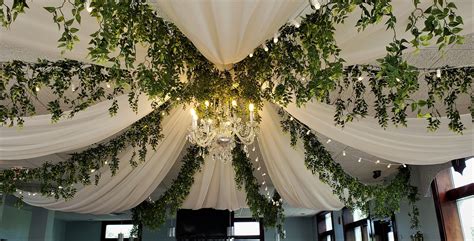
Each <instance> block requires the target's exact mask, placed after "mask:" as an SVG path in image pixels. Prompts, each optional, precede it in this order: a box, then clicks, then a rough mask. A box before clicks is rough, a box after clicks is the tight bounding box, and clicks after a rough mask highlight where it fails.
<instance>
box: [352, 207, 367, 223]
mask: <svg viewBox="0 0 474 241" xmlns="http://www.w3.org/2000/svg"><path fill="white" fill-rule="evenodd" d="M352 218H353V219H354V221H353V222H357V221H359V220H362V219H365V218H367V216H366V215H365V214H363V213H362V211H361V210H360V209H355V210H354V211H353V212H352Z"/></svg>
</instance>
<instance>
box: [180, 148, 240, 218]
mask: <svg viewBox="0 0 474 241" xmlns="http://www.w3.org/2000/svg"><path fill="white" fill-rule="evenodd" d="M245 207H247V201H246V195H245V192H244V191H243V190H239V189H238V188H237V185H236V182H235V173H234V167H233V166H232V163H223V162H222V161H220V160H213V159H212V158H210V157H207V158H206V159H205V162H204V165H203V167H202V169H201V171H200V172H198V173H196V175H195V176H194V184H193V186H192V188H191V190H190V193H189V195H188V197H187V198H186V200H185V201H184V203H183V208H187V209H200V208H215V209H228V210H232V211H234V210H238V209H240V208H245Z"/></svg>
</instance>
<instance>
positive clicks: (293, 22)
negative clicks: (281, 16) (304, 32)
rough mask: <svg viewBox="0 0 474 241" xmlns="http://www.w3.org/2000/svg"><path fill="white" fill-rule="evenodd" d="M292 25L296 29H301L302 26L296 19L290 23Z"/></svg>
mask: <svg viewBox="0 0 474 241" xmlns="http://www.w3.org/2000/svg"><path fill="white" fill-rule="evenodd" d="M290 24H291V25H293V26H294V27H295V28H299V27H300V26H301V24H300V23H299V22H298V21H296V20H295V19H292V20H291V21H290Z"/></svg>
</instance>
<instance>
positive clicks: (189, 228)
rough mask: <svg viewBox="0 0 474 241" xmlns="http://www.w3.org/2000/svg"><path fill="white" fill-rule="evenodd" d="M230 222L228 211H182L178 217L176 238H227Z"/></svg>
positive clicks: (208, 209) (206, 209)
mask: <svg viewBox="0 0 474 241" xmlns="http://www.w3.org/2000/svg"><path fill="white" fill-rule="evenodd" d="M230 222H231V212H229V211H228V210H215V209H210V208H204V209H199V210H190V209H180V210H178V213H177V215H176V238H177V239H178V240H180V239H196V238H198V239H200V238H207V239H209V238H211V239H216V238H217V239H219V238H225V237H226V236H227V227H228V226H229V225H230Z"/></svg>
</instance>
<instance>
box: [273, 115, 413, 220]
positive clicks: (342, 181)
mask: <svg viewBox="0 0 474 241" xmlns="http://www.w3.org/2000/svg"><path fill="white" fill-rule="evenodd" d="M279 114H280V116H282V118H283V119H282V121H281V125H282V129H283V131H285V132H288V133H289V134H290V136H291V145H293V146H294V145H296V143H297V142H298V141H301V142H302V144H303V145H304V150H305V165H306V167H307V168H308V170H310V171H311V172H312V173H313V174H317V175H318V176H319V179H320V180H321V181H322V182H323V183H325V184H327V185H329V186H330V187H331V189H332V190H333V193H334V194H335V195H336V196H337V197H338V198H339V200H341V202H342V203H343V204H344V205H345V206H346V207H348V208H350V209H353V210H355V209H360V210H362V211H364V212H365V213H368V212H369V209H370V213H371V214H373V215H374V216H375V217H391V216H392V215H393V214H394V213H395V212H397V211H399V210H400V203H401V201H402V200H403V199H407V200H408V201H409V203H410V205H412V207H413V208H412V213H411V214H410V217H411V222H412V225H413V228H414V229H418V228H419V222H418V212H417V208H416V206H415V203H416V201H417V200H418V198H419V197H418V190H417V188H416V187H414V186H412V185H410V170H409V168H406V167H403V166H402V167H400V168H399V170H398V173H397V174H396V176H395V177H393V179H391V180H386V183H383V184H375V185H367V184H363V183H362V182H360V181H359V180H357V178H354V177H352V176H350V175H349V174H347V173H346V172H345V171H344V170H343V168H342V166H341V165H340V164H339V163H337V162H336V161H334V160H333V158H332V157H331V154H330V153H329V152H328V151H327V150H326V148H325V147H324V145H323V144H322V143H321V142H319V140H318V138H317V137H316V135H315V134H314V133H312V132H311V129H310V128H309V127H308V126H306V125H304V124H303V123H301V122H299V121H298V120H297V119H295V118H294V117H292V116H290V114H288V113H287V112H285V111H284V110H283V109H280V110H279ZM369 200H370V202H369Z"/></svg>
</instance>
